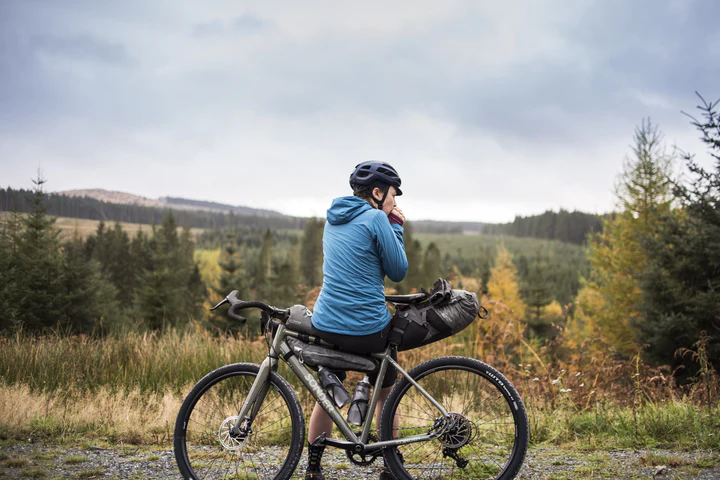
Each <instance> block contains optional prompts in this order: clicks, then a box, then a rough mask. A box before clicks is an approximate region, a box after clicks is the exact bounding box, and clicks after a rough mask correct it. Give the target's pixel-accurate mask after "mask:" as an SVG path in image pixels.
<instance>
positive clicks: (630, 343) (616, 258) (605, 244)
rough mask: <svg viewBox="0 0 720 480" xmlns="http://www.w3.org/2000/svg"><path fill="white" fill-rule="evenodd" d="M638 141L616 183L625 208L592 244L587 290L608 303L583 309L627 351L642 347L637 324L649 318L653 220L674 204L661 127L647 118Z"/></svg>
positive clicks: (620, 204)
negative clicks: (646, 290) (645, 311)
mask: <svg viewBox="0 0 720 480" xmlns="http://www.w3.org/2000/svg"><path fill="white" fill-rule="evenodd" d="M633 140H634V145H633V148H632V151H633V157H628V158H626V161H625V166H624V171H623V173H622V174H621V175H620V177H619V180H618V185H617V186H616V198H617V203H618V207H619V208H621V209H622V211H621V212H620V213H619V214H617V215H616V216H615V217H614V218H610V219H607V220H606V221H605V223H604V226H603V231H602V233H599V234H597V235H595V236H594V237H593V238H592V239H591V241H590V243H589V250H588V258H589V260H590V263H591V265H592V271H591V274H590V280H589V282H588V283H587V284H586V286H585V288H590V289H593V290H596V291H597V292H598V293H599V294H600V295H599V297H600V298H602V299H603V300H604V301H603V302H602V303H597V302H595V303H593V304H591V305H587V306H585V307H584V313H585V314H586V315H587V316H588V318H589V319H590V321H591V322H592V323H593V324H594V325H593V326H592V327H591V328H592V329H593V330H594V331H597V332H598V333H599V334H600V335H601V336H602V338H603V339H605V340H606V341H607V342H608V343H609V344H610V345H612V346H613V347H615V349H616V350H617V351H618V352H620V353H622V354H625V355H632V354H633V353H635V352H637V351H638V349H639V347H640V344H639V341H640V338H639V332H638V330H637V327H636V325H638V324H641V323H643V321H644V319H643V318H641V309H642V290H641V288H640V280H641V276H642V274H643V272H644V270H645V268H646V266H647V265H648V262H649V260H648V257H647V254H646V252H645V250H644V248H643V242H644V241H645V239H646V237H647V235H648V232H650V230H651V228H652V225H653V223H654V222H656V221H657V219H658V218H660V216H661V215H664V214H667V213H668V212H670V207H671V203H672V196H671V191H670V187H671V183H669V180H668V179H669V178H670V176H671V174H672V164H673V157H672V156H671V155H668V154H667V153H666V151H665V146H664V143H663V135H662V134H661V133H660V131H659V129H658V127H657V125H653V124H652V123H651V122H650V120H647V121H643V122H642V123H641V125H640V126H639V127H638V128H637V129H636V130H635V135H634V138H633ZM586 296H587V297H593V298H596V297H595V296H591V295H586ZM593 307H594V308H593Z"/></svg>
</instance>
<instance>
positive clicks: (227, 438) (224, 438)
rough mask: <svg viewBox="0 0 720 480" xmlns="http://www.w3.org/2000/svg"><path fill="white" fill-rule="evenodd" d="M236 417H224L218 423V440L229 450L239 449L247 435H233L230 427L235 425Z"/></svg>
mask: <svg viewBox="0 0 720 480" xmlns="http://www.w3.org/2000/svg"><path fill="white" fill-rule="evenodd" d="M237 419H238V417H237V416H235V417H228V418H226V419H225V420H223V422H222V424H220V430H219V431H218V440H219V441H220V443H221V444H222V446H223V448H225V450H228V451H230V452H235V451H237V450H240V449H241V448H242V447H243V445H245V442H246V441H247V437H248V436H247V434H246V435H234V434H233V433H232V429H233V427H234V426H235V422H237Z"/></svg>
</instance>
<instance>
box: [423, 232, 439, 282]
mask: <svg viewBox="0 0 720 480" xmlns="http://www.w3.org/2000/svg"><path fill="white" fill-rule="evenodd" d="M440 261H441V253H440V249H439V248H438V247H437V245H436V244H435V242H430V244H429V245H428V246H427V249H425V256H424V258H423V262H422V279H423V281H422V283H423V285H422V286H423V287H424V288H430V287H432V286H433V284H434V283H435V281H436V280H437V279H438V278H440V277H441V276H442V272H441V271H440Z"/></svg>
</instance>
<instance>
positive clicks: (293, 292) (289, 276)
mask: <svg viewBox="0 0 720 480" xmlns="http://www.w3.org/2000/svg"><path fill="white" fill-rule="evenodd" d="M299 263H300V243H299V242H298V241H297V239H295V238H293V240H292V243H291V247H290V251H289V252H288V255H287V258H286V259H285V261H284V262H283V263H282V264H281V265H280V267H279V268H278V272H277V276H276V281H275V287H276V292H275V293H276V295H275V297H276V298H275V301H276V302H277V305H278V306H279V307H281V308H283V307H289V306H292V305H295V304H297V303H298V302H299V300H300V299H299V293H300V292H299V290H298V286H299V283H300V282H299V278H298V277H299V268H298V267H299Z"/></svg>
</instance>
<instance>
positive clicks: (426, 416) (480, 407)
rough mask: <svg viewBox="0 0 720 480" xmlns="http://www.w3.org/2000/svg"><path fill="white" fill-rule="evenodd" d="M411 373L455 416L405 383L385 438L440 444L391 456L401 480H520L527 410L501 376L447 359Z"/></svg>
mask: <svg viewBox="0 0 720 480" xmlns="http://www.w3.org/2000/svg"><path fill="white" fill-rule="evenodd" d="M409 374H410V376H411V377H412V378H413V379H414V380H415V381H416V382H417V383H418V384H419V385H420V386H421V387H422V388H423V389H424V390H425V391H427V392H428V393H429V394H430V396H432V397H433V398H434V399H435V400H436V401H437V402H438V403H439V404H440V405H442V407H443V408H444V409H445V410H446V411H447V412H448V416H447V417H444V416H443V415H442V414H441V413H440V411H439V410H438V409H437V407H435V406H433V405H432V403H431V402H430V401H429V400H428V399H427V398H426V397H425V396H423V395H422V393H421V392H420V390H418V389H417V388H416V387H415V386H413V385H412V384H411V383H410V382H409V381H408V380H407V379H405V378H403V379H401V380H400V382H398V384H397V385H396V386H395V388H394V389H393V390H392V392H391V393H390V395H389V396H388V399H387V400H386V401H385V407H384V408H383V412H382V419H381V422H380V424H381V430H380V433H381V437H382V439H383V440H390V439H392V438H404V437H409V436H411V435H422V434H428V433H429V434H436V435H438V438H436V439H435V440H430V441H425V442H417V443H408V444H405V445H400V446H398V447H396V448H391V449H386V450H385V451H384V452H383V455H384V456H385V461H386V463H387V465H388V467H389V468H390V470H391V471H392V473H393V474H394V475H395V478H397V479H439V478H442V479H468V478H472V479H496V480H509V479H512V478H515V476H516V475H517V473H518V471H519V470H520V467H521V466H522V463H523V460H524V459H525V453H526V452H527V446H528V440H529V437H530V433H529V428H528V419H527V414H526V413H525V406H524V405H523V402H522V400H521V399H520V396H519V395H518V393H517V391H516V390H515V388H514V387H513V386H512V385H511V384H510V382H508V380H507V379H506V378H505V377H504V376H503V375H502V374H501V373H500V372H498V371H497V370H495V369H494V368H492V367H490V366H489V365H486V364H484V363H483V362H480V361H478V360H474V359H471V358H466V357H441V358H436V359H433V360H430V361H428V362H425V363H422V364H420V365H418V366H417V367H415V368H413V369H412V370H411V371H410V372H409Z"/></svg>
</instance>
